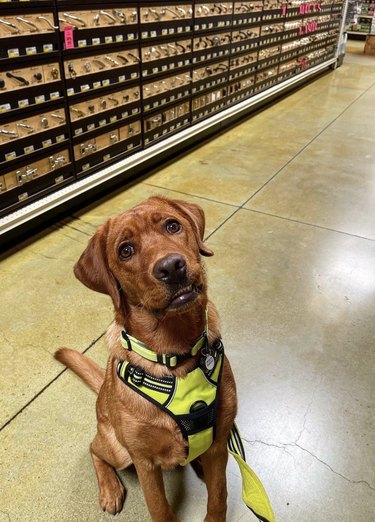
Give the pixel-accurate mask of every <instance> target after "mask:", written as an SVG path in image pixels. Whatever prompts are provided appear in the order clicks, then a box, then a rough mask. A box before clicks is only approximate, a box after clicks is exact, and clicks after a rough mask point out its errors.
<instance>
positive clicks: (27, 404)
mask: <svg viewBox="0 0 375 522" xmlns="http://www.w3.org/2000/svg"><path fill="white" fill-rule="evenodd" d="M105 333H106V331H105V332H103V333H102V334H100V335H99V337H98V338H97V339H94V340H93V341H92V342H91V343H90V344H89V346H88V347H87V348H85V349H84V350H83V352H80V353H82V354H84V353H86V352H88V351H89V350H90V348H92V347H93V346H94V345H95V344H96V343H97V342H98V341H100V339H101V338H102V337H103V335H105ZM51 356H52V355H51ZM67 369H68V368H64V369H63V370H62V371H61V372H60V373H58V374H57V375H56V376H55V377H54V378H53V379H52V380H51V381H49V382H48V383H47V384H45V385H44V386H43V388H42V389H41V390H39V391H38V393H36V394H35V395H34V397H32V398H31V399H30V400H29V401H28V402H27V403H26V404H25V405H24V406H22V408H21V409H20V410H18V411H17V412H16V413H15V414H14V415H13V416H12V417H11V418H10V419H8V420H7V421H6V422H5V423H4V424H3V425H2V426H0V432H2V431H3V430H4V429H5V428H6V427H7V426H9V425H10V424H11V423H12V422H13V421H14V420H15V419H16V418H17V417H18V416H19V415H20V414H21V413H22V412H23V411H25V410H26V408H28V407H29V406H30V404H32V403H33V402H34V401H35V400H36V399H37V398H38V397H39V396H40V395H42V393H43V392H45V391H46V390H47V388H49V387H50V386H51V384H53V383H54V382H55V381H57V380H58V379H59V378H60V377H61V375H63V373H65V372H66V371H67Z"/></svg>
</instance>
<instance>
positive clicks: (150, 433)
mask: <svg viewBox="0 0 375 522" xmlns="http://www.w3.org/2000/svg"><path fill="white" fill-rule="evenodd" d="M204 229H205V216H204V212H203V210H202V209H201V208H200V207H199V206H198V205H195V204H193V203H188V202H185V201H179V200H173V199H167V198H165V197H161V196H154V197H151V198H149V199H147V200H146V201H144V202H143V203H141V204H139V205H137V206H135V207H133V208H132V209H130V210H127V211H126V212H124V213H123V214H120V215H118V216H116V217H112V218H110V219H109V220H108V221H107V222H106V223H105V224H104V225H102V226H100V227H99V228H98V230H97V231H96V233H95V234H94V236H93V237H92V238H91V239H90V241H89V243H88V246H87V248H86V249H85V250H84V252H83V253H82V255H81V257H80V259H79V260H78V262H77V263H76V265H75V267H74V273H75V275H76V277H77V278H78V279H79V280H80V281H81V282H82V283H83V284H84V285H86V286H87V287H88V288H90V289H92V290H94V291H96V292H101V293H103V294H107V295H109V296H110V297H111V298H112V302H113V306H114V321H113V323H112V324H111V325H110V327H109V329H108V331H107V333H106V341H107V343H108V346H109V358H108V364H107V368H106V370H105V371H104V370H103V369H101V368H100V367H99V366H98V365H97V364H96V363H94V362H93V361H92V360H90V359H89V358H87V357H86V356H84V355H82V354H80V353H79V352H76V351H74V350H70V349H68V348H61V349H60V350H58V351H57V352H56V354H55V357H56V359H57V360H58V361H60V362H61V363H63V364H64V365H65V366H67V367H68V368H70V369H71V370H72V371H73V372H74V373H76V374H77V375H78V376H79V377H80V378H81V379H82V380H83V381H84V382H85V383H86V384H87V385H88V386H89V387H90V388H91V389H92V390H93V391H94V392H95V393H97V394H98V398H97V406H96V414H97V434H96V436H95V438H94V440H93V442H92V444H91V446H90V452H91V457H92V461H93V464H94V468H95V471H96V475H97V480H98V486H99V502H100V506H101V507H102V509H103V510H105V511H107V512H109V513H112V514H116V513H119V512H120V511H121V509H122V507H123V503H124V498H125V488H124V486H123V484H122V482H121V480H120V479H119V477H118V475H117V473H116V471H115V470H121V469H124V468H126V467H128V466H130V465H131V464H133V465H134V466H135V468H136V472H137V475H138V478H139V481H140V484H141V487H142V491H143V494H144V498H145V501H146V504H147V508H148V511H149V513H150V516H151V519H152V520H153V522H166V521H168V522H169V521H170V522H175V521H178V520H179V519H178V517H177V515H176V514H175V513H174V512H173V511H172V508H171V506H170V505H169V504H168V501H167V499H166V495H165V491H164V484H163V477H162V470H170V469H173V468H175V467H177V466H178V465H180V464H186V463H187V462H189V461H192V460H193V461H194V462H196V463H198V464H199V465H200V466H201V470H202V473H203V479H204V481H205V483H206V487H207V493H208V501H207V513H206V516H205V519H204V520H205V522H223V521H225V520H226V511H227V486H226V465H227V459H228V451H227V441H228V437H229V433H230V430H231V428H232V426H233V423H234V419H235V415H236V410H237V397H236V386H235V381H234V377H233V373H232V370H231V367H230V364H229V361H228V359H227V357H226V356H225V355H224V353H223V351H222V344H221V341H220V337H221V336H220V328H219V317H218V313H217V311H216V309H215V306H214V305H213V304H212V302H211V301H209V299H208V296H207V279H206V274H205V268H204V265H203V262H202V257H201V256H212V255H213V252H212V250H211V249H209V248H208V247H207V246H206V245H205V244H204V242H203V237H204ZM192 347H193V348H192ZM172 363H173V364H172ZM219 364H220V369H219V370H217V371H216V370H213V368H215V367H216V368H217V366H218V365H219ZM124 367H125V369H124ZM198 370H199V374H200V375H198V373H197V372H198ZM213 371H215V372H216V385H217V389H216V385H215V383H214V380H215V379H214V375H213V374H212V372H213ZM210 372H211V373H210ZM201 374H202V375H203V377H204V378H203V377H202V375H201ZM198 377H199V379H201V380H209V381H210V382H211V388H212V390H213V389H215V390H216V391H215V393H216V396H215V398H214V399H212V400H213V402H212V404H211V405H207V400H206V399H205V400H200V398H199V397H198V400H195V399H196V398H197V397H194V405H193V406H194V407H193V406H192V407H191V408H190V411H189V412H188V415H185V414H184V413H183V414H181V415H180V416H179V414H178V411H177V413H176V411H175V410H178V408H179V406H178V404H177V406H175V410H174V411H173V412H171V411H167V409H166V406H165V405H164V406H160V404H156V399H155V398H151V399H150V398H149V397H146V396H145V393H143V394H142V392H140V391H139V390H140V389H144V390H146V388H145V386H146V385H147V383H148V385H149V387H150V389H151V392H149V393H154V390H152V388H153V387H155V388H156V389H158V384H159V383H160V386H161V388H160V389H159V391H160V390H162V389H163V386H164V387H166V389H167V390H168V389H170V388H168V386H169V385H170V383H177V382H178V386H180V383H181V386H182V385H185V384H186V383H188V382H190V381H189V379H190V380H192V381H194V379H195V378H198ZM153 383H154V384H153ZM194 386H195V384H194V383H193V388H194ZM197 386H198V385H197ZM212 390H211V391H212ZM164 392H165V390H164ZM165 393H166V392H165ZM173 393H175V392H173ZM191 393H195V390H194V389H192V392H191ZM205 393H206V392H205ZM157 395H158V392H156V393H154V395H153V397H155V396H157ZM159 395H160V396H161V395H162V393H161V392H160V393H159ZM163 400H164V399H163ZM184 400H185V398H184ZM163 404H165V403H163ZM209 408H210V412H211V415H210V420H208V413H207V412H208V409H209ZM206 410H207V411H206ZM201 412H203V413H201ZM212 418H213V425H212V422H211V421H212ZM191 419H192V420H191ZM190 420H191V423H190V432H188V428H187V429H186V430H185V428H184V426H185V424H186V423H187V424H189V422H190ZM185 421H186V422H185ZM187 421H189V422H187ZM210 422H211V424H210ZM198 425H200V427H201V428H202V426H203V429H204V431H203V432H202V433H203V435H202V437H201V435H196V434H195V431H196V426H198ZM207 426H209V427H207ZM191 432H193V433H192V434H191ZM187 433H189V436H188V435H187ZM208 433H209V436H208V435H207V434H208ZM194 435H195V437H194ZM206 435H207V437H208V438H207V437H206ZM199 437H201V439H200V442H199V444H198V446H200V450H199V448H198V450H195V449H194V448H193V446H194V445H193V444H192V442H193V440H194V438H196V439H198V438H199ZM202 448H203V453H202V454H199V451H202ZM189 454H190V455H189Z"/></svg>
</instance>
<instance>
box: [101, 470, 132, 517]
mask: <svg viewBox="0 0 375 522" xmlns="http://www.w3.org/2000/svg"><path fill="white" fill-rule="evenodd" d="M125 494H126V490H125V488H124V486H123V485H122V482H121V480H120V479H119V478H118V476H117V475H116V474H115V473H111V474H108V475H107V477H106V478H105V480H103V481H102V482H101V484H100V491H99V502H100V506H101V508H102V509H103V511H108V513H111V514H112V515H116V514H117V513H120V511H121V510H122V506H123V505H124V500H125Z"/></svg>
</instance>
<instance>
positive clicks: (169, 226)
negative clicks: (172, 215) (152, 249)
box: [165, 219, 182, 234]
mask: <svg viewBox="0 0 375 522" xmlns="http://www.w3.org/2000/svg"><path fill="white" fill-rule="evenodd" d="M165 228H166V230H167V232H169V233H170V234H178V232H181V230H182V225H181V223H179V222H178V221H176V220H175V219H171V220H169V221H167V223H166V225H165Z"/></svg>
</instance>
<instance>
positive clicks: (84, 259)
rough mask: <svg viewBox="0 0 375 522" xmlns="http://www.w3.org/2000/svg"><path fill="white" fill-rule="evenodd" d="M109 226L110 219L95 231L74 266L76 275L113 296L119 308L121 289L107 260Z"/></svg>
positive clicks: (91, 285) (83, 281) (103, 292)
mask: <svg viewBox="0 0 375 522" xmlns="http://www.w3.org/2000/svg"><path fill="white" fill-rule="evenodd" d="M108 228H109V221H107V223H105V224H104V225H102V226H101V227H99V228H98V230H97V231H96V232H95V234H94V235H93V237H92V238H91V239H90V241H89V244H88V245H87V247H86V249H85V250H84V252H83V253H82V255H81V257H80V258H79V260H78V261H77V263H76V264H75V266H74V275H75V276H76V278H77V279H79V280H80V281H81V283H83V284H84V285H85V286H87V287H88V288H90V289H91V290H95V292H100V293H102V294H107V295H109V296H111V297H112V301H113V304H114V305H115V308H116V310H118V309H119V308H120V303H121V296H120V289H119V285H118V283H117V280H116V279H115V277H114V276H113V274H112V272H111V271H110V269H109V266H108V262H107V233H108Z"/></svg>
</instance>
